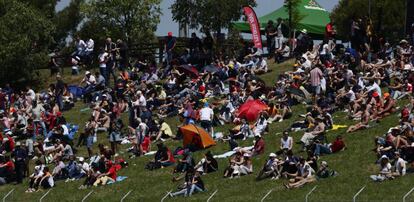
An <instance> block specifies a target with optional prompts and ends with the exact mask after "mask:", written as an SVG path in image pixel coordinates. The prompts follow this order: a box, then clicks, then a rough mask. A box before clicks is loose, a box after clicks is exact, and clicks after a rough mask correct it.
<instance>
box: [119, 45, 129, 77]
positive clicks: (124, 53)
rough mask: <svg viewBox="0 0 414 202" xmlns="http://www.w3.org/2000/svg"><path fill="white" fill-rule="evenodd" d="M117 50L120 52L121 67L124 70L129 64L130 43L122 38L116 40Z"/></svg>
mask: <svg viewBox="0 0 414 202" xmlns="http://www.w3.org/2000/svg"><path fill="white" fill-rule="evenodd" d="M116 46H117V51H118V52H119V69H120V70H121V71H124V69H126V68H127V67H128V65H129V61H128V45H127V44H126V43H125V42H124V41H122V40H121V39H118V40H117V41H116Z"/></svg>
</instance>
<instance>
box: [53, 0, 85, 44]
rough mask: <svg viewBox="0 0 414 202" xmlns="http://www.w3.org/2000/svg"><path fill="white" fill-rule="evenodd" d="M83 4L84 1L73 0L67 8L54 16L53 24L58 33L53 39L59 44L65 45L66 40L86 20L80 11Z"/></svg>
mask: <svg viewBox="0 0 414 202" xmlns="http://www.w3.org/2000/svg"><path fill="white" fill-rule="evenodd" d="M83 2H84V0H71V2H70V4H69V5H68V6H67V7H66V8H64V9H63V10H61V11H59V12H57V13H56V14H55V15H54V18H53V23H54V24H55V25H56V32H55V33H54V35H53V38H54V40H55V42H56V43H57V44H60V45H61V46H62V45H64V44H65V39H66V38H67V37H68V36H69V35H73V34H74V33H75V32H76V31H77V28H78V26H79V24H80V23H81V21H82V20H83V18H84V16H83V15H82V14H81V11H80V9H81V4H82V3H83Z"/></svg>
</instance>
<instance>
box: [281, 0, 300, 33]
mask: <svg viewBox="0 0 414 202" xmlns="http://www.w3.org/2000/svg"><path fill="white" fill-rule="evenodd" d="M300 3H301V0H285V3H284V5H283V6H284V7H285V9H286V12H287V13H288V14H289V18H288V27H289V36H290V35H291V34H292V30H294V29H295V28H296V26H297V25H298V24H299V22H300V21H301V20H302V18H303V16H301V15H300V13H299V9H298V8H299V4H300Z"/></svg>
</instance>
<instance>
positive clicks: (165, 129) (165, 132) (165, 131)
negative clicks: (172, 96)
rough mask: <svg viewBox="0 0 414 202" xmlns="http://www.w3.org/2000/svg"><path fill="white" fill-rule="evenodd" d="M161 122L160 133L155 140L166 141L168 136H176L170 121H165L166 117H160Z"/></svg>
mask: <svg viewBox="0 0 414 202" xmlns="http://www.w3.org/2000/svg"><path fill="white" fill-rule="evenodd" d="M159 123H160V124H161V125H160V129H159V132H158V135H157V137H156V138H155V142H157V141H160V140H161V141H164V139H167V138H175V136H174V134H173V133H172V130H171V127H170V125H168V123H167V122H165V121H164V119H160V121H159Z"/></svg>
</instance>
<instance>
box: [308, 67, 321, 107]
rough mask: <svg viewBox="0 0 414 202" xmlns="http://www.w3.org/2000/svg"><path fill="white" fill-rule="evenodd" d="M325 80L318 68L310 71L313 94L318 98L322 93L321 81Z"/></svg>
mask: <svg viewBox="0 0 414 202" xmlns="http://www.w3.org/2000/svg"><path fill="white" fill-rule="evenodd" d="M322 78H323V73H322V71H321V69H319V67H318V66H314V68H313V69H312V70H311V71H310V82H311V85H312V92H313V95H314V96H315V101H316V97H317V96H318V95H319V94H320V93H321V80H322Z"/></svg>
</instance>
